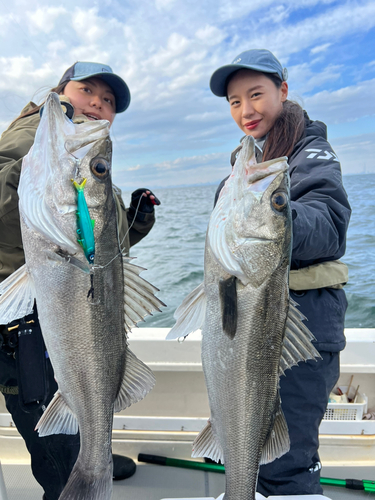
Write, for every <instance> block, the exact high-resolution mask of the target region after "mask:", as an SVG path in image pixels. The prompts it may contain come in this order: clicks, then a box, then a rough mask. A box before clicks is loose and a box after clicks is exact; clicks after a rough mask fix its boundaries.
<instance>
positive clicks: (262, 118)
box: [227, 69, 288, 139]
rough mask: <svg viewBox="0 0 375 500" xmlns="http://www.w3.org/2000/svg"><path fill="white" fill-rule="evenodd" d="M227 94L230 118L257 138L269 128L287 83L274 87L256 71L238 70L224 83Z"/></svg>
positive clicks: (277, 110)
mask: <svg viewBox="0 0 375 500" xmlns="http://www.w3.org/2000/svg"><path fill="white" fill-rule="evenodd" d="M227 96H228V101H229V104H230V111H231V114H232V117H233V119H234V121H235V122H236V123H237V125H238V126H239V127H240V129H241V130H242V131H243V132H245V134H246V135H252V136H253V137H254V139H261V138H262V137H263V136H265V135H266V134H267V133H268V132H269V131H270V130H271V128H272V127H273V124H274V123H275V120H276V118H277V117H278V115H279V114H280V113H281V111H282V109H283V105H282V103H283V102H284V101H286V99H287V97H288V84H287V83H286V82H282V84H281V88H277V87H276V85H275V84H274V83H273V81H272V80H270V79H269V78H267V77H266V76H264V75H263V74H262V73H259V72H258V71H252V70H249V69H241V70H240V71H238V72H237V73H236V74H235V75H234V76H233V78H231V80H230V81H229V83H228V87H227Z"/></svg>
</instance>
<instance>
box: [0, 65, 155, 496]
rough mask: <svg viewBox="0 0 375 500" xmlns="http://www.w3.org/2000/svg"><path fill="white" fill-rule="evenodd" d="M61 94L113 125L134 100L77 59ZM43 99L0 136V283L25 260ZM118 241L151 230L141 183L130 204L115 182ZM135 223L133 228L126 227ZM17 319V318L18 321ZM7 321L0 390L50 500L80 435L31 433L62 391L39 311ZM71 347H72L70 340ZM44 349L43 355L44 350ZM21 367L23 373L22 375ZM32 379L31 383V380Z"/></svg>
mask: <svg viewBox="0 0 375 500" xmlns="http://www.w3.org/2000/svg"><path fill="white" fill-rule="evenodd" d="M52 91H53V92H56V93H58V94H60V100H61V102H62V106H63V109H64V111H65V112H66V114H67V116H68V117H69V118H70V119H72V120H73V121H74V122H75V123H80V122H83V121H86V120H108V121H109V122H110V124H112V122H113V120H114V118H115V116H116V113H122V112H123V111H125V110H126V109H127V107H128V106H129V104H130V92H129V89H128V87H127V85H126V83H125V82H124V81H123V80H122V79H121V78H120V77H119V76H117V75H115V74H114V73H113V71H112V69H111V68H110V67H109V66H106V65H104V64H98V63H88V62H77V63H75V64H73V66H71V67H70V68H69V69H68V70H67V71H66V72H65V73H64V75H63V77H62V78H61V80H60V82H59V85H58V86H57V87H55V88H53V89H52ZM42 107H43V106H42V105H41V106H36V105H35V104H34V103H32V102H30V103H29V104H28V105H27V106H26V107H25V108H24V109H23V110H22V112H21V115H20V116H19V117H18V118H17V119H16V120H14V121H13V123H12V124H11V125H10V126H9V128H8V129H7V130H6V131H5V132H4V133H3V134H2V136H1V139H0V282H1V281H3V280H4V279H5V278H7V277H8V276H9V275H10V274H12V273H13V272H14V271H15V270H17V269H18V268H19V267H21V266H22V265H23V264H24V262H25V259H24V252H23V247H22V239H21V231H20V217H19V211H18V196H17V187H18V183H19V176H20V172H21V166H22V159H23V157H24V156H25V155H26V154H27V153H28V151H29V149H30V147H31V146H32V144H33V142H34V137H35V133H36V129H37V127H38V124H39V120H40V112H42V110H41V108H42ZM114 194H115V200H116V204H117V209H118V210H117V217H118V226H119V232H120V240H121V241H123V239H124V238H125V235H126V238H125V240H124V250H125V251H126V252H128V251H129V247H130V246H132V245H134V244H136V243H138V242H139V241H140V240H141V239H142V238H143V237H144V236H146V235H147V234H148V232H149V231H150V230H151V228H152V226H153V224H154V222H155V217H154V205H158V204H159V203H160V202H159V201H158V200H157V198H155V196H154V195H153V194H152V192H151V191H150V190H147V189H138V190H137V191H135V192H134V193H133V195H132V202H131V206H130V208H129V210H126V209H125V205H124V202H123V200H122V198H121V190H120V189H118V188H116V187H115V186H114ZM130 224H132V225H131V227H130V230H128V228H129V226H130ZM22 322H27V323H28V324H29V325H30V328H31V329H32V332H33V335H34V337H35V342H34V343H33V345H36V346H37V345H38V344H40V345H42V349H41V351H38V352H37V348H36V347H35V353H34V352H33V353H31V352H30V353H28V357H27V360H26V363H23V361H22V360H21V359H20V357H19V356H18V360H19V362H18V366H16V361H15V353H17V346H16V344H17V325H18V324H20V323H22ZM13 323H14V324H13ZM13 323H11V324H9V325H0V391H1V392H2V393H3V394H4V397H5V400H6V405H7V408H8V410H9V412H10V413H11V414H12V418H13V420H14V422H15V424H16V426H17V428H18V430H19V432H20V433H21V435H22V436H23V438H24V439H25V442H26V445H27V448H28V450H29V452H30V454H31V459H32V469H33V474H34V476H35V478H36V479H37V480H38V482H39V483H40V484H41V485H42V487H43V488H44V491H45V495H44V498H45V499H46V500H57V499H58V498H59V495H60V493H61V491H62V489H63V487H64V486H65V483H66V481H67V479H68V477H69V474H70V471H71V469H72V467H73V465H74V462H75V460H76V457H77V454H78V451H79V435H76V436H68V435H52V436H48V437H44V438H39V437H38V434H37V433H36V432H34V428H35V425H36V423H37V422H38V420H39V418H40V416H41V415H42V413H43V408H44V407H45V406H47V404H48V403H49V401H50V400H51V399H52V397H53V394H54V393H55V392H56V390H57V385H56V382H55V380H54V377H53V371H52V367H51V364H50V362H49V360H45V356H44V350H45V349H44V348H43V347H44V346H43V340H42V337H41V331H40V327H39V323H38V317H37V314H36V311H35V312H34V313H33V314H32V315H30V316H28V317H26V318H23V319H20V320H17V321H15V322H13ZM72 349H74V346H72ZM40 352H41V354H40ZM20 374H23V375H22V376H21V375H20ZM30 380H31V381H32V383H31V384H30V383H29V384H28V383H27V382H28V381H30ZM114 457H115V460H114V477H115V478H116V479H123V478H125V477H128V476H130V475H132V474H133V473H134V470H135V464H134V462H133V461H132V460H130V459H126V457H119V456H118V455H115V456H114Z"/></svg>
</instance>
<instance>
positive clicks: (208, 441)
mask: <svg viewBox="0 0 375 500" xmlns="http://www.w3.org/2000/svg"><path fill="white" fill-rule="evenodd" d="M191 456H192V457H206V458H210V459H211V460H213V461H214V462H221V463H222V464H223V463H224V452H223V448H222V446H221V444H220V443H219V441H218V440H217V439H216V437H215V435H214V433H213V430H212V425H211V421H210V420H209V421H208V422H207V425H206V427H205V428H204V429H203V430H201V432H200V433H199V434H198V436H197V437H196V438H195V441H194V443H193V451H192V454H191Z"/></svg>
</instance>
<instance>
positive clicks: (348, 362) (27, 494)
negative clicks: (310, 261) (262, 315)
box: [0, 328, 375, 500]
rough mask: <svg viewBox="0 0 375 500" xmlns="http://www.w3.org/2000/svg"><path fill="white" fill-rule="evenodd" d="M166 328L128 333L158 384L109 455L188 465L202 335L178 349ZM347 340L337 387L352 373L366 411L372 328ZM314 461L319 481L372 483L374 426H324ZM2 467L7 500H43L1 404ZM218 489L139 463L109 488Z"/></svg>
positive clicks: (137, 495) (200, 411)
mask: <svg viewBox="0 0 375 500" xmlns="http://www.w3.org/2000/svg"><path fill="white" fill-rule="evenodd" d="M168 330H169V329H147V328H142V329H138V330H137V331H136V332H132V334H131V335H130V346H131V349H132V350H133V352H134V353H135V354H136V355H137V356H138V357H139V358H140V359H142V360H143V361H144V362H145V363H147V364H148V365H149V366H150V368H151V369H152V370H153V371H154V373H155V376H156V386H155V388H154V389H153V390H152V391H151V393H150V394H149V395H148V396H147V397H146V398H145V399H144V400H143V401H141V402H140V403H137V404H136V405H134V406H131V407H130V408H128V409H127V410H125V411H123V412H120V413H119V414H116V416H115V417H114V426H113V439H112V444H113V451H114V453H118V454H122V455H126V456H130V457H132V458H133V459H136V458H137V456H138V454H139V453H146V454H154V455H162V456H168V457H171V458H182V459H189V458H190V455H191V448H192V443H193V441H194V438H195V437H196V435H197V434H198V432H199V431H200V430H201V429H202V428H203V427H204V425H205V423H206V421H207V417H208V416H209V407H208V400H207V393H206V388H205V384H204V377H203V373H202V365H201V360H200V334H199V333H198V332H197V334H194V335H191V336H189V337H188V339H187V340H186V341H185V342H183V343H178V342H171V341H165V340H164V339H165V336H166V334H167V332H168ZM346 336H347V341H348V344H347V347H346V349H345V350H344V351H343V353H342V355H341V362H340V365H341V377H340V385H342V386H345V385H348V383H349V380H350V379H351V375H353V374H354V380H353V385H355V386H357V385H360V392H361V393H362V392H363V393H365V394H366V395H367V397H368V403H369V407H370V408H375V329H367V330H350V331H349V330H347V331H346ZM320 455H321V459H322V463H323V469H322V477H330V478H336V479H367V480H371V481H375V420H368V421H364V420H361V419H356V420H351V421H350V420H346V421H337V420H336V421H334V420H333V421H323V423H322V425H321V427H320ZM0 462H1V465H2V469H3V475H4V479H5V484H6V488H7V494H8V500H41V498H42V489H41V487H40V486H39V485H38V484H37V483H36V481H35V480H34V478H33V476H32V474H31V470H30V465H29V463H30V457H29V454H28V452H27V450H26V447H25V445H24V442H23V440H22V438H21V437H20V435H19V434H18V432H17V429H16V428H15V426H14V423H13V422H12V421H11V417H10V415H9V414H8V413H7V412H6V408H5V406H4V403H3V400H2V398H0ZM223 491H224V475H222V474H217V473H212V472H210V473H209V472H202V471H196V470H190V469H180V468H175V467H163V466H157V465H149V464H143V463H142V464H139V465H138V467H137V472H136V474H135V475H134V476H133V477H131V478H129V479H126V480H124V481H119V482H115V483H114V492H113V500H120V499H121V500H127V499H131V500H162V499H176V498H177V499H178V498H180V499H186V498H188V499H191V498H214V499H215V498H217V497H218V496H219V495H220V494H221V493H222V492H223ZM324 494H325V495H326V496H327V497H328V498H331V499H332V500H344V499H350V500H361V499H362V498H370V497H372V498H374V500H375V494H372V493H366V492H363V491H353V490H346V489H344V488H340V487H327V486H324ZM307 498H308V497H307ZM0 500H4V499H3V498H2V495H1V487H0Z"/></svg>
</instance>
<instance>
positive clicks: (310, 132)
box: [303, 111, 327, 140]
mask: <svg viewBox="0 0 375 500" xmlns="http://www.w3.org/2000/svg"><path fill="white" fill-rule="evenodd" d="M303 113H304V116H305V137H309V136H315V137H322V138H323V139H325V140H327V125H326V124H325V123H323V122H320V121H318V120H315V121H313V120H310V118H309V115H308V114H307V113H306V111H304V112H303Z"/></svg>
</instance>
